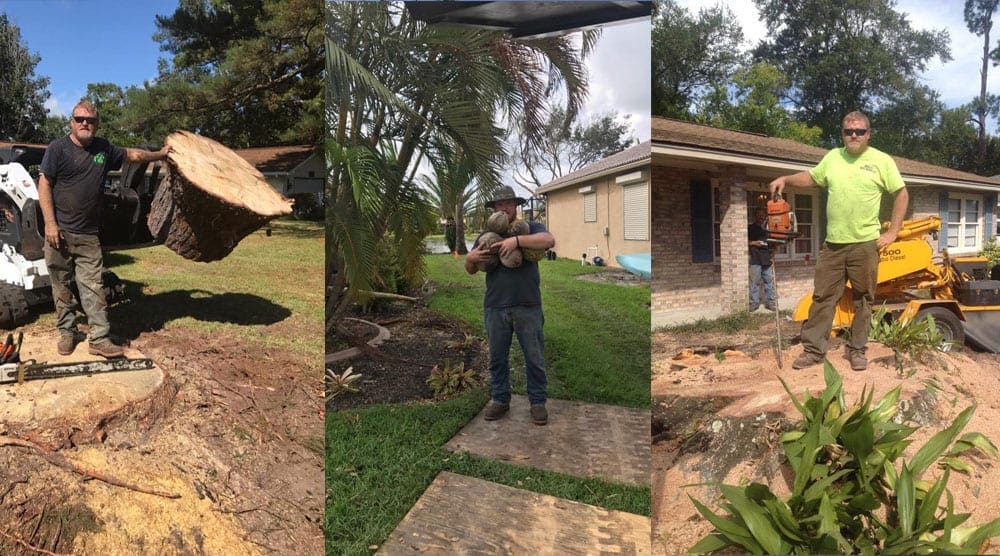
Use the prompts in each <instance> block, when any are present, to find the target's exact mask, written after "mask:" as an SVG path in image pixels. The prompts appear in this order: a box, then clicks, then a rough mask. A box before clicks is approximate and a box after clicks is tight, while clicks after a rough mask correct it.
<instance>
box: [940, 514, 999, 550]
mask: <svg viewBox="0 0 1000 556" xmlns="http://www.w3.org/2000/svg"><path fill="white" fill-rule="evenodd" d="M966 529H969V528H965V527H962V528H956V529H955V530H953V531H952V537H953V538H952V542H954V543H955V544H957V545H959V546H962V547H965V548H971V549H974V550H978V549H980V548H982V544H983V543H984V542H986V541H988V540H989V539H991V538H993V537H1000V518H997V519H994V520H993V521H991V522H989V523H987V524H985V525H980V526H979V527H972V528H971V529H972V531H968V532H967V531H966Z"/></svg>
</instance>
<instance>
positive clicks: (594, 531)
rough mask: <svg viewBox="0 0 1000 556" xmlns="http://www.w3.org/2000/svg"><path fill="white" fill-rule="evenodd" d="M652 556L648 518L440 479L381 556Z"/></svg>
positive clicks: (465, 479)
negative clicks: (433, 555)
mask: <svg viewBox="0 0 1000 556" xmlns="http://www.w3.org/2000/svg"><path fill="white" fill-rule="evenodd" d="M417 553H419V554H637V555H638V554H649V553H650V520H649V518H648V517H644V516H639V515H634V514H629V513H625V512H619V511H612V510H605V509H602V508H598V507H595V506H589V505H587V504H581V503H579V502H573V501H570V500H563V499H561V498H556V497H554V496H548V495H544V494H538V493H534V492H529V491H526V490H520V489H516V488H512V487H509V486H504V485H498V484H495V483H491V482H489V481H484V480H482V479H474V478H471V477H465V476H463V475H457V474H454V473H449V472H447V471H445V472H442V473H440V474H439V475H438V476H437V477H436V478H435V479H434V482H432V483H431V485H430V486H429V487H427V490H426V491H425V492H424V494H423V496H421V497H420V500H417V503H416V504H415V505H414V506H413V508H412V509H411V510H410V511H409V513H407V514H406V517H405V518H403V521H401V522H400V524H399V525H398V526H397V527H396V529H395V530H394V531H393V532H392V534H391V535H389V538H388V539H387V540H386V541H385V543H384V544H383V545H382V546H381V547H380V548H379V550H378V552H377V554H385V555H397V554H417Z"/></svg>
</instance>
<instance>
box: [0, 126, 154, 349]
mask: <svg viewBox="0 0 1000 556" xmlns="http://www.w3.org/2000/svg"><path fill="white" fill-rule="evenodd" d="M45 148H46V147H45V146H44V145H23V144H10V143H3V144H0V328H7V329H10V328H14V327H16V326H18V325H20V324H22V323H23V322H25V320H26V319H27V317H28V309H29V307H32V306H36V305H42V304H45V303H50V302H51V301H52V288H51V281H50V279H49V271H48V268H47V267H46V266H45V257H44V254H43V247H44V245H45V229H44V220H43V219H42V211H41V207H40V206H39V204H38V186H37V183H36V179H35V178H36V177H37V175H38V174H37V167H38V165H39V164H41V161H42V156H43V155H44V154H45ZM147 167H148V164H146V163H144V164H130V163H128V162H126V163H125V165H124V166H123V167H122V170H121V173H120V179H119V180H117V183H113V182H108V183H105V184H104V186H103V187H104V189H103V205H104V206H103V214H102V226H101V244H102V245H104V246H105V249H123V248H129V247H138V246H143V245H150V244H153V243H155V241H154V240H153V238H152V236H151V235H150V233H149V231H148V229H147V228H146V226H145V222H146V215H147V214H148V212H149V207H150V204H151V202H152V198H153V194H154V193H155V187H156V184H157V183H158V179H157V178H158V173H159V165H154V167H153V169H152V173H151V174H150V175H147V174H146V169H147ZM103 278H104V286H105V287H104V290H105V295H107V296H108V298H109V302H114V301H117V300H119V299H121V297H122V296H123V295H124V286H123V285H122V284H121V282H120V281H119V280H118V278H117V276H115V275H114V274H113V273H111V272H109V271H105V272H104V275H103Z"/></svg>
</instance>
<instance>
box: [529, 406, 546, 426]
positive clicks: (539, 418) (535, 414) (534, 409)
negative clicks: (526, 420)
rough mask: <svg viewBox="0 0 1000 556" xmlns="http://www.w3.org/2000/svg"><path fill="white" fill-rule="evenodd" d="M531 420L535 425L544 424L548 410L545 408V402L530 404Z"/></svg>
mask: <svg viewBox="0 0 1000 556" xmlns="http://www.w3.org/2000/svg"><path fill="white" fill-rule="evenodd" d="M531 422H532V423H534V424H536V425H544V424H546V423H548V422H549V412H548V411H546V410H545V404H538V405H533V406H531Z"/></svg>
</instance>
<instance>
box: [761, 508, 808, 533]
mask: <svg viewBox="0 0 1000 556" xmlns="http://www.w3.org/2000/svg"><path fill="white" fill-rule="evenodd" d="M764 507H766V508H767V509H768V510H770V513H771V518H772V519H773V520H774V523H775V525H777V526H778V529H780V530H781V532H782V533H784V535H785V536H786V537H788V538H790V539H792V540H795V541H799V542H803V541H804V540H805V538H804V536H805V534H804V533H803V532H802V530H801V529H800V527H799V524H798V523H796V522H795V516H793V515H792V510H791V509H790V508H789V507H788V506H787V505H785V503H784V502H782V501H781V500H779V499H777V498H774V499H770V500H765V501H764Z"/></svg>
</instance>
